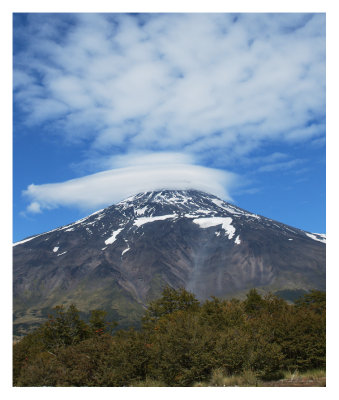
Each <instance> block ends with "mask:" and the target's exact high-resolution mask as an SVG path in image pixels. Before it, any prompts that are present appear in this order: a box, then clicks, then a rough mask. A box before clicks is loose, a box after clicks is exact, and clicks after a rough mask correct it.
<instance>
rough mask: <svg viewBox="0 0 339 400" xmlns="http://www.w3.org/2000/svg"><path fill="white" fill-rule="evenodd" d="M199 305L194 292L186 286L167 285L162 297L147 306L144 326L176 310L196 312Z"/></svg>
mask: <svg viewBox="0 0 339 400" xmlns="http://www.w3.org/2000/svg"><path fill="white" fill-rule="evenodd" d="M199 306H200V303H199V301H198V300H197V299H196V297H195V296H194V294H193V293H190V292H188V291H187V290H186V289H184V288H180V289H177V290H176V289H173V288H171V287H170V286H166V287H165V288H164V289H163V292H162V296H161V297H160V299H158V300H154V301H152V302H151V303H150V304H149V306H148V307H147V311H146V313H145V315H144V317H143V319H142V321H143V325H144V328H146V326H147V325H149V324H153V323H155V322H156V321H158V320H159V318H161V317H163V316H165V315H169V314H171V313H173V312H174V311H179V310H182V311H184V310H189V311H191V312H194V311H197V310H199Z"/></svg>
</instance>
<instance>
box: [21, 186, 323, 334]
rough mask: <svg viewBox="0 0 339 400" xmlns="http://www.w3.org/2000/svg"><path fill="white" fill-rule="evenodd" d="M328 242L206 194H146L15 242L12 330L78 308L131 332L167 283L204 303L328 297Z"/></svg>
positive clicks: (163, 192) (185, 192)
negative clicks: (297, 294) (258, 292)
mask: <svg viewBox="0 0 339 400" xmlns="http://www.w3.org/2000/svg"><path fill="white" fill-rule="evenodd" d="M324 242H325V238H324V235H320V234H313V233H309V232H305V231H302V230H300V229H297V228H293V227H291V226H287V225H285V224H282V223H279V222H276V221H273V220H271V219H268V218H265V217H262V216H259V215H255V214H252V213H250V212H248V211H245V210H243V209H240V208H238V207H236V206H234V205H231V204H229V203H226V202H224V201H222V200H220V199H219V198H217V197H215V196H213V195H210V194H207V193H203V192H200V191H196V190H187V191H182V190H181V191H174V190H163V191H157V192H147V193H141V194H138V195H135V196H132V197H129V198H128V199H126V200H124V201H122V202H120V203H118V204H116V205H113V206H111V207H108V208H106V209H104V210H100V211H98V212H96V213H94V214H92V215H90V216H88V217H86V218H83V219H82V220H79V221H77V222H74V223H72V224H69V225H67V226H63V227H60V228H58V229H55V230H53V231H50V232H47V233H43V234H41V235H37V236H35V237H31V238H27V239H25V240H23V241H21V242H18V243H15V244H14V247H13V260H14V269H13V274H14V275H13V276H14V278H13V283H14V326H15V329H14V330H15V333H16V334H20V332H21V331H22V332H24V331H26V330H27V328H29V327H32V326H33V325H34V324H35V323H38V322H39V321H41V320H43V319H44V318H45V317H46V315H47V313H48V312H50V310H51V309H52V308H53V307H54V306H55V305H57V304H65V305H67V304H70V303H72V302H73V303H75V304H76V305H77V307H78V308H79V309H80V310H81V311H83V312H84V313H86V312H88V311H89V310H91V309H97V308H104V309H106V310H107V311H109V314H110V316H111V317H112V318H114V319H116V320H119V322H120V327H126V326H128V325H130V324H131V323H134V322H135V321H137V320H138V319H139V318H140V315H141V313H142V312H143V310H144V307H145V305H146V304H147V302H149V301H150V300H152V299H154V298H155V297H157V296H158V295H159V294H160V292H161V288H162V287H163V286H164V285H165V284H169V285H170V286H172V287H175V288H178V287H181V286H184V287H186V288H187V289H189V290H190V291H193V292H194V293H195V294H196V296H197V297H198V298H199V299H206V298H208V297H210V296H218V297H232V296H239V295H240V296H241V294H244V293H245V292H246V291H248V290H249V289H250V288H253V287H256V288H259V289H262V290H266V291H268V290H270V291H273V292H275V291H284V290H287V291H291V290H292V291H293V290H309V289H320V290H324V289H325V248H326V246H325V244H324Z"/></svg>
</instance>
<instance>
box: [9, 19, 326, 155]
mask: <svg viewBox="0 0 339 400" xmlns="http://www.w3.org/2000/svg"><path fill="white" fill-rule="evenodd" d="M37 26H38V27H39V29H37ZM24 32H25V34H26V35H27V40H26V46H25V47H24V48H20V49H18V50H17V51H16V54H15V72H14V83H15V95H14V98H15V101H16V103H17V105H18V106H19V107H21V109H22V110H23V111H24V112H25V113H26V115H27V119H26V121H27V123H28V124H33V125H37V126H38V125H39V124H42V123H44V122H46V121H53V123H54V126H55V127H56V128H59V129H56V131H58V130H59V133H60V135H62V136H63V137H64V139H65V140H67V141H69V142H78V141H84V140H86V141H88V142H89V144H90V146H91V148H93V149H96V151H97V152H98V154H100V152H107V150H108V149H110V148H115V147H117V146H123V147H124V149H125V150H127V151H131V152H133V151H135V150H136V149H143V150H146V149H150V148H152V149H154V150H155V151H164V150H168V149H170V150H171V151H178V150H180V151H181V150H182V149H187V151H189V152H192V153H194V154H200V153H203V152H204V151H205V150H206V149H207V150H208V149H209V150H211V151H213V149H218V148H220V146H223V148H224V149H229V150H232V151H234V152H235V153H238V154H239V155H240V156H241V155H242V154H247V153H248V152H250V151H252V150H253V149H254V148H257V147H258V146H260V145H261V144H262V143H263V142H265V141H267V140H280V141H283V142H293V141H295V140H308V139H309V138H316V137H319V136H321V135H322V134H323V133H324V115H325V90H324V88H325V45H324V43H325V15H324V14H315V15H312V14H238V15H235V14H154V15H153V14H144V15H143V14H141V15H126V14H71V15H69V16H63V15H61V16H60V17H57V16H55V15H54V16H53V18H52V17H51V16H50V15H44V14H37V15H34V14H31V15H29V16H28V17H27V21H26V26H25V31H24ZM20 34H21V31H20V29H18V30H17V32H16V35H18V36H20ZM23 66H24V67H23ZM238 143H241V146H239V145H238Z"/></svg>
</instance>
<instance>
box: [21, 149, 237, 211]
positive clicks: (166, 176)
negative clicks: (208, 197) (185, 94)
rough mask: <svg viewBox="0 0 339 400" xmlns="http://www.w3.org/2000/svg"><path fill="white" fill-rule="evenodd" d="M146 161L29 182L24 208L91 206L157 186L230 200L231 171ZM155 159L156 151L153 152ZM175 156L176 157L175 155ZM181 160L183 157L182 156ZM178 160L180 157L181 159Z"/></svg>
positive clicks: (34, 209) (25, 192)
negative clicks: (57, 179)
mask: <svg viewBox="0 0 339 400" xmlns="http://www.w3.org/2000/svg"><path fill="white" fill-rule="evenodd" d="M151 159H152V156H150V158H149V160H148V162H147V163H145V164H144V165H141V164H140V162H139V163H138V165H137V166H127V167H122V168H115V169H111V170H107V171H103V172H99V173H96V174H92V175H87V176H84V177H81V178H77V179H71V180H68V181H65V182H59V183H50V184H43V185H34V184H32V185H29V186H28V188H27V189H26V190H25V191H24V193H23V194H24V195H25V196H26V197H27V198H28V199H29V200H30V204H29V206H28V207H27V212H31V213H34V212H36V210H38V212H41V210H43V209H52V208H57V207H59V206H71V207H78V208H81V209H88V210H90V209H95V208H99V207H105V206H108V205H111V204H114V203H116V202H118V201H120V200H122V199H124V198H126V197H128V196H130V195H132V194H135V193H139V192H145V191H149V190H158V189H178V190H180V189H198V190H202V191H206V192H209V193H213V194H215V195H217V196H219V197H222V198H223V199H225V200H230V199H231V197H230V194H229V189H230V188H231V187H232V186H233V185H234V184H235V181H236V175H235V174H234V173H231V172H227V171H221V170H217V169H213V168H207V167H202V166H199V165H192V164H189V163H183V162H181V163H172V164H171V163H169V157H168V153H167V157H165V160H166V163H160V162H155V163H152V162H151V161H150V160H151ZM154 159H157V155H155V156H154ZM175 159H176V160H180V157H179V158H178V157H177V156H175ZM183 160H184V159H183ZM183 160H182V161H183Z"/></svg>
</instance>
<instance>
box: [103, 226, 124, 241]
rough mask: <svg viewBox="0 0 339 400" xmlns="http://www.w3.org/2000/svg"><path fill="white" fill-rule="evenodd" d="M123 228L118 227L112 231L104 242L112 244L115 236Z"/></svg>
mask: <svg viewBox="0 0 339 400" xmlns="http://www.w3.org/2000/svg"><path fill="white" fill-rule="evenodd" d="M123 229H124V228H121V229H118V230H117V231H115V232H113V233H112V236H111V237H109V238H108V239H106V240H105V244H112V243H114V242H115V241H116V238H117V236H118V235H119V233H120V232H121V231H122V230H123Z"/></svg>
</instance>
